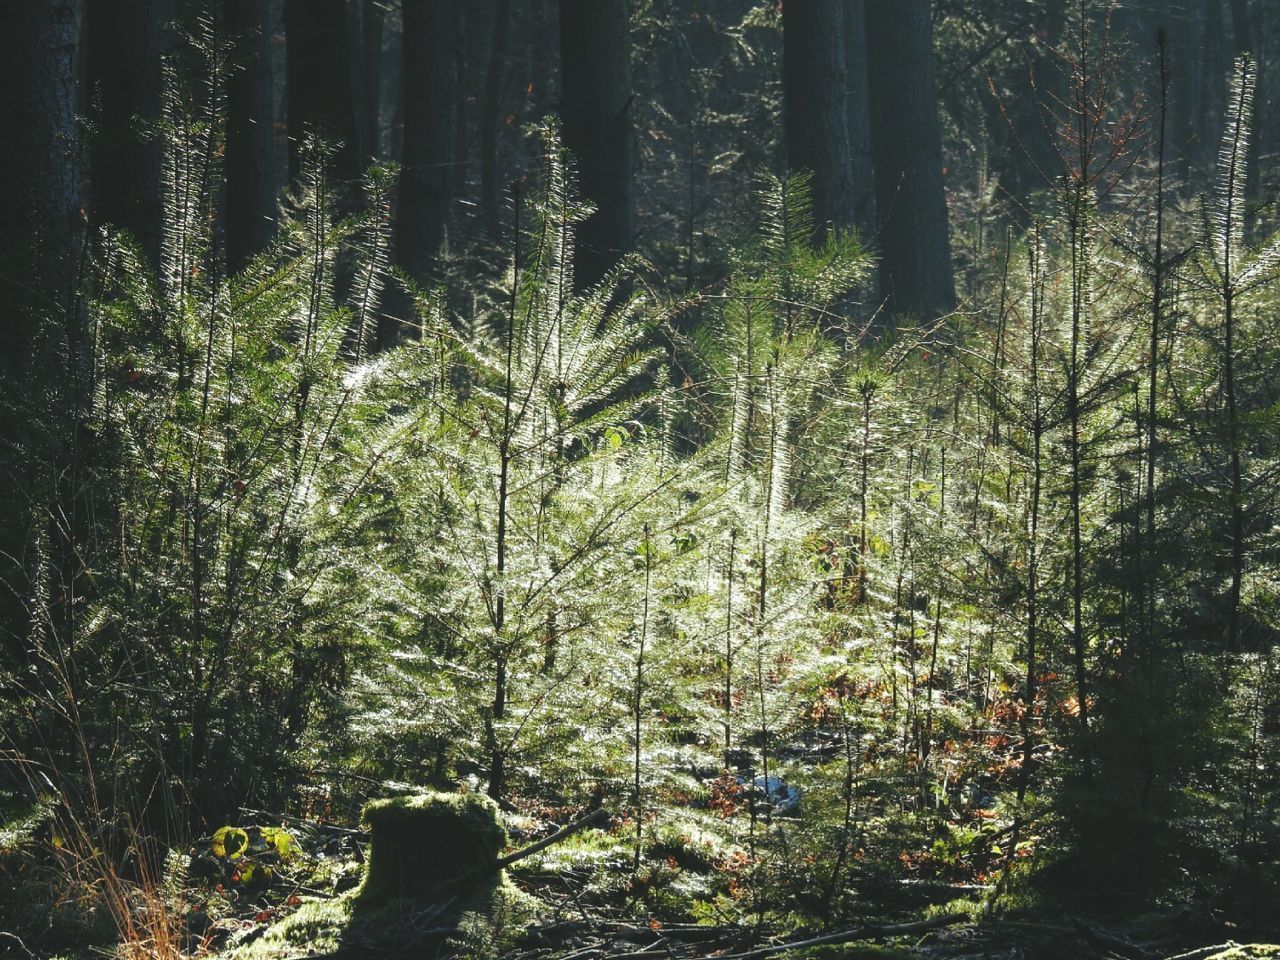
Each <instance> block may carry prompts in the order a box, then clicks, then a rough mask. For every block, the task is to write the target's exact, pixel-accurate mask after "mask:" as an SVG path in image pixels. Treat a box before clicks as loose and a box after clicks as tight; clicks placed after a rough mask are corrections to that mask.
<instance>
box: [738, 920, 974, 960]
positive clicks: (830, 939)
mask: <svg viewBox="0 0 1280 960" xmlns="http://www.w3.org/2000/svg"><path fill="white" fill-rule="evenodd" d="M968 919H970V918H969V916H968V915H967V914H963V913H949V914H946V915H945V916H941V917H934V918H933V919H932V920H919V921H916V922H915V923H890V924H883V925H879V926H866V927H855V928H853V929H852V930H841V931H840V932H839V933H828V934H825V935H824V936H821V937H813V938H811V939H809V940H792V941H790V942H788V943H776V944H774V945H773V946H769V947H761V948H760V949H758V950H748V951H747V952H746V953H727V954H721V955H719V956H717V957H716V958H715V960H755V958H756V957H767V956H771V955H773V954H775V953H783V952H785V951H787V950H803V949H805V948H806V947H821V946H826V945H827V944H833V943H854V942H856V941H858V940H872V939H875V938H877V937H897V936H906V935H908V934H913V933H923V932H925V931H926V930H937V929H939V928H941V927H950V926H953V925H955V924H957V923H963V922H964V921H965V920H968Z"/></svg>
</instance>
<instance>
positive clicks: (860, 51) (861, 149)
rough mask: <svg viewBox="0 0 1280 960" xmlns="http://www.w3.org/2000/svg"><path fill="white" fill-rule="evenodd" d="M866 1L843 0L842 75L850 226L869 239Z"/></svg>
mask: <svg viewBox="0 0 1280 960" xmlns="http://www.w3.org/2000/svg"><path fill="white" fill-rule="evenodd" d="M865 7H866V4H865V0H844V50H845V55H844V59H845V74H846V79H847V81H848V87H847V90H848V93H847V95H846V96H847V100H848V105H849V156H850V161H851V165H852V175H853V225H854V226H856V227H857V228H858V230H859V231H860V232H861V233H862V235H863V236H864V237H870V236H871V235H872V233H874V231H875V225H876V191H875V180H874V173H873V172H872V171H873V169H874V168H873V166H872V163H871V117H870V110H871V104H870V101H869V99H868V96H867V85H868V81H869V78H868V76H867V28H866V13H865Z"/></svg>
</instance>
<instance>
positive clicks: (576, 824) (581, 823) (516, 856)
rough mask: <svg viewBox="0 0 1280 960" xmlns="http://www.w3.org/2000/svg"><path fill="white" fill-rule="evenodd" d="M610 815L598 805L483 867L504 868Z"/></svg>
mask: <svg viewBox="0 0 1280 960" xmlns="http://www.w3.org/2000/svg"><path fill="white" fill-rule="evenodd" d="M608 816H609V812H608V811H607V810H605V808H604V807H596V808H595V809H594V810H592V811H591V812H590V813H588V814H587V815H586V816H585V817H581V818H579V819H577V820H575V821H573V823H568V824H565V825H564V826H563V827H561V828H560V829H559V830H557V831H556V832H555V833H553V834H551V835H550V836H547V837H543V838H542V839H541V840H539V841H538V842H537V843H531V844H529V846H527V847H521V848H520V849H519V850H516V851H515V852H514V853H508V854H507V855H506V856H505V857H499V858H498V859H497V861H495V862H494V863H493V864H491V865H488V866H486V867H483V868H481V869H484V870H501V869H502V868H504V867H508V866H510V865H511V864H513V863H515V862H516V861H517V860H523V859H524V858H525V857H531V856H533V855H534V854H535V853H539V852H541V851H543V850H545V849H547V847H549V846H552V845H553V844H557V843H559V842H560V841H561V840H565V839H568V838H569V837H571V836H573V835H574V834H575V833H577V832H578V831H579V830H584V829H586V828H587V827H589V826H591V825H592V824H594V823H598V822H599V821H601V820H604V819H606V818H607V817H608ZM477 872H478V871H477Z"/></svg>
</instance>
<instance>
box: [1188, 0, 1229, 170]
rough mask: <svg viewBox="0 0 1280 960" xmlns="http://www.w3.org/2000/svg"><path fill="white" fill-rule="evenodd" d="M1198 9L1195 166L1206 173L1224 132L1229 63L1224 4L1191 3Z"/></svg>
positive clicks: (1191, 5)
mask: <svg viewBox="0 0 1280 960" xmlns="http://www.w3.org/2000/svg"><path fill="white" fill-rule="evenodd" d="M1189 9H1194V10H1195V11H1196V12H1195V18H1196V27H1197V36H1196V39H1197V40H1198V41H1199V48H1198V53H1199V56H1198V57H1197V59H1198V64H1197V66H1198V68H1199V69H1198V70H1197V73H1198V76H1197V77H1196V92H1197V97H1196V106H1195V126H1196V131H1197V134H1198V135H1197V138H1196V140H1197V147H1198V149H1197V150H1196V157H1195V163H1194V168H1195V171H1196V173H1197V174H1200V175H1205V174H1207V173H1208V172H1209V171H1210V170H1212V165H1213V163H1214V160H1215V158H1216V156H1217V143H1218V139H1219V137H1220V136H1221V134H1222V117H1223V113H1222V104H1224V103H1225V102H1226V100H1227V78H1228V76H1229V65H1228V64H1227V62H1226V61H1227V58H1226V57H1225V56H1224V50H1225V43H1224V40H1223V25H1222V4H1221V3H1220V2H1219V0H1211V2H1207V3H1195V2H1194V0H1192V2H1191V3H1189Z"/></svg>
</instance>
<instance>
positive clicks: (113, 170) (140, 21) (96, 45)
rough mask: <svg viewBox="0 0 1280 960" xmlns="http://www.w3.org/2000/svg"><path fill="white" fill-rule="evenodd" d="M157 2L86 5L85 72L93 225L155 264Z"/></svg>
mask: <svg viewBox="0 0 1280 960" xmlns="http://www.w3.org/2000/svg"><path fill="white" fill-rule="evenodd" d="M165 6H166V5H165V3H164V2H163V0H89V2H88V3H87V5H86V11H85V14H86V16H85V68H86V75H87V76H86V80H87V82H88V94H89V98H90V103H89V113H90V116H92V117H93V118H94V120H95V127H96V129H95V131H94V136H93V138H92V140H91V148H92V149H91V157H90V163H91V177H90V187H91V190H90V209H91V211H92V215H93V219H94V221H95V222H97V223H109V224H112V225H114V226H116V227H119V228H121V229H123V230H126V231H128V232H129V233H130V234H132V235H133V237H134V238H135V239H136V240H137V241H138V243H139V244H141V246H142V249H143V251H144V252H145V254H146V256H147V259H148V261H149V262H150V263H151V265H152V267H153V268H156V269H158V268H159V266H160V220H161V207H160V169H161V165H162V163H163V159H164V140H163V138H162V137H161V136H160V135H159V131H158V130H157V124H158V122H159V120H160V114H161V106H162V103H161V101H162V91H163V80H164V77H163V68H162V64H161V45H162V33H163V25H164V23H165V21H166V20H167V19H168V18H167V16H166V12H165Z"/></svg>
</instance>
